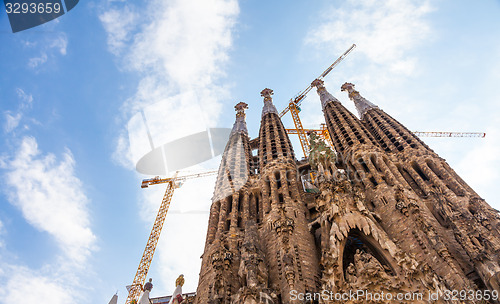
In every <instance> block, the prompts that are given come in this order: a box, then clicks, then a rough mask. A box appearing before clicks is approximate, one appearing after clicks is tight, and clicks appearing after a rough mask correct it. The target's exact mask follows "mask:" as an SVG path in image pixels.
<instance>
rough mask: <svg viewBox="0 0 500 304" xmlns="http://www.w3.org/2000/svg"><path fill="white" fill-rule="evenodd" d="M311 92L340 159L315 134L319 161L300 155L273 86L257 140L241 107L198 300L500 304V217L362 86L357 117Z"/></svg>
mask: <svg viewBox="0 0 500 304" xmlns="http://www.w3.org/2000/svg"><path fill="white" fill-rule="evenodd" d="M312 85H313V86H315V87H316V88H317V92H318V95H319V97H320V100H321V104H322V109H323V113H324V117H325V122H326V126H327V128H328V131H329V134H330V136H331V139H332V143H333V147H331V148H333V149H331V148H330V147H329V146H327V145H326V144H325V143H324V142H323V141H322V140H321V139H320V138H318V137H317V136H313V135H312V136H311V153H310V156H309V159H303V160H301V161H298V160H296V159H295V156H294V151H293V148H292V145H291V143H290V140H289V138H288V135H287V133H286V132H285V128H284V127H283V124H282V122H281V120H280V118H279V115H278V112H277V111H276V108H275V106H274V105H273V103H272V97H271V96H272V94H273V91H272V90H270V89H264V90H263V91H262V92H261V95H262V97H264V107H263V109H262V116H261V123H260V130H259V136H258V137H257V138H255V139H253V140H250V139H249V137H248V131H247V128H246V123H245V113H244V110H245V109H246V108H247V104H245V103H239V104H237V105H236V107H235V108H236V111H237V114H236V121H235V123H234V126H233V130H232V132H231V135H230V138H229V141H228V144H227V146H226V149H225V151H224V154H223V157H222V162H221V165H220V168H219V173H218V177H217V182H216V186H215V191H214V197H213V203H212V206H211V210H210V218H209V225H208V232H207V240H206V244H205V251H204V253H203V255H202V267H201V271H200V280H199V285H198V289H197V295H196V298H195V300H194V302H195V303H197V304H205V303H209V304H215V303H221V304H225V303H227V304H233V303H234V304H240V303H241V304H257V303H273V304H282V303H283V304H288V303H340V302H343V303H344V302H345V303H370V302H373V303H374V302H377V303H378V302H381V303H398V301H399V302H404V303H429V302H435V303H485V302H484V299H486V297H488V295H489V297H488V299H486V300H487V301H486V303H499V302H498V301H496V300H494V299H493V298H494V297H493V294H494V293H492V291H493V290H496V292H497V293H496V294H497V295H498V291H499V289H500V288H499V285H500V284H499V282H500V264H499V256H500V255H499V254H500V233H499V229H500V226H499V220H500V217H499V215H498V211H496V210H494V209H492V208H491V207H490V206H489V205H488V204H487V203H486V202H485V201H484V200H483V199H481V198H480V197H479V196H478V195H477V194H476V193H475V192H474V190H472V189H471V188H470V187H469V186H468V185H467V184H466V183H465V182H464V181H463V180H462V179H461V178H460V177H459V176H458V175H457V174H456V173H455V171H453V169H452V168H451V167H450V166H449V165H448V164H447V163H446V162H445V161H444V160H443V159H442V158H440V157H439V156H438V155H437V154H436V153H435V152H434V151H432V150H431V149H430V148H429V147H428V146H427V145H426V144H425V143H423V142H422V141H421V140H420V139H419V138H418V137H416V136H415V135H414V134H413V133H412V132H410V131H409V130H408V129H407V128H405V127H404V126H403V125H402V124H400V123H399V122H398V121H397V120H395V119H394V118H392V117H391V116H390V115H388V114H387V113H385V112H384V111H382V110H381V109H380V108H379V107H377V106H376V105H375V104H373V103H371V102H370V101H368V100H367V99H365V98H364V97H362V96H361V95H360V94H359V92H357V91H356V90H355V88H354V85H353V84H351V83H345V84H344V85H343V86H342V90H343V91H347V92H348V94H349V98H350V99H351V100H352V101H353V102H354V104H355V105H356V108H357V110H358V114H359V117H360V118H358V117H356V116H355V115H353V114H352V113H351V112H349V111H348V110H347V109H346V108H345V107H344V106H343V105H342V104H341V103H340V102H339V101H338V100H337V99H336V98H335V97H333V96H332V95H331V94H330V93H329V92H328V91H327V90H326V88H325V87H324V83H323V82H322V81H321V80H315V81H314V82H313V83H312ZM311 176H312V177H313V178H311ZM448 290H456V291H459V292H460V291H462V290H463V291H465V292H466V293H467V295H469V297H467V298H466V300H464V301H461V302H460V301H458V302H457V301H455V302H453V301H452V298H451V297H446V295H452V294H451V293H447V292H448ZM472 291H473V292H475V294H474V296H470V295H471V294H472ZM353 293H354V294H355V296H353ZM479 294H481V297H480V296H479ZM438 295H439V296H438ZM398 296H399V297H404V298H401V299H400V298H397V297H398ZM480 298H481V299H480ZM481 301H483V302H481Z"/></svg>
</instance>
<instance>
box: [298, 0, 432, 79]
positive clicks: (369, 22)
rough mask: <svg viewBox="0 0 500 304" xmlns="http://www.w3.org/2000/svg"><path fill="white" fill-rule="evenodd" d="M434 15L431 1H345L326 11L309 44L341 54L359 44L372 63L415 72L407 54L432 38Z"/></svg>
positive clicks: (361, 50) (313, 31)
mask: <svg viewBox="0 0 500 304" xmlns="http://www.w3.org/2000/svg"><path fill="white" fill-rule="evenodd" d="M431 11H432V8H431V7H430V5H429V1H415V0H402V1H401V0H397V1H396V0H391V1H374V0H371V1H359V0H349V1H345V2H344V3H343V4H342V5H341V7H339V8H332V9H330V10H327V11H326V12H325V14H324V19H326V20H323V21H322V24H321V25H320V26H319V27H317V28H315V29H314V30H312V31H311V32H310V33H309V36H308V37H309V38H308V39H307V40H306V42H308V43H311V44H313V45H317V46H324V47H328V48H331V47H332V46H333V47H334V49H336V50H337V51H339V52H340V51H341V50H342V49H343V48H345V47H346V46H349V45H350V44H351V43H356V44H357V45H358V46H359V48H358V49H357V52H361V53H363V54H365V55H366V56H367V57H368V58H369V59H370V61H373V62H375V63H379V64H389V65H390V66H391V67H393V68H394V69H395V70H399V69H401V68H403V67H404V69H403V71H402V72H408V71H411V70H412V66H413V65H414V64H413V63H412V61H413V60H414V59H413V58H408V55H407V52H408V51H409V50H411V49H412V48H414V47H415V46H418V45H419V44H420V43H421V42H422V41H423V40H425V39H427V38H428V37H429V34H430V28H429V25H428V23H427V22H426V17H427V15H428V14H429V13H430V12H431Z"/></svg>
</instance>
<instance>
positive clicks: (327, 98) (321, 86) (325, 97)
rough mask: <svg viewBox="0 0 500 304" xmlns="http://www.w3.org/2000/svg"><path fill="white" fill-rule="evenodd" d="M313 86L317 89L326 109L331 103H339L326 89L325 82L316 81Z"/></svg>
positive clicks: (322, 105)
mask: <svg viewBox="0 0 500 304" xmlns="http://www.w3.org/2000/svg"><path fill="white" fill-rule="evenodd" d="M311 85H312V86H313V87H316V88H317V92H318V95H319V98H320V100H321V107H322V108H323V109H324V108H325V107H326V105H327V104H328V103H329V102H332V101H339V100H338V99H337V98H335V97H334V96H333V95H332V94H330V93H329V92H328V91H327V90H326V88H325V82H324V81H323V80H321V79H315V80H314V81H313V82H312V83H311Z"/></svg>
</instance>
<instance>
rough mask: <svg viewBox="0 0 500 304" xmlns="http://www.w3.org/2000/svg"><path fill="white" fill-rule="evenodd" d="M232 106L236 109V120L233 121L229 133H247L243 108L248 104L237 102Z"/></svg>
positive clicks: (246, 107)
mask: <svg viewBox="0 0 500 304" xmlns="http://www.w3.org/2000/svg"><path fill="white" fill-rule="evenodd" d="M234 108H235V109H236V121H235V122H234V125H233V130H231V135H232V134H234V133H236V132H242V133H245V134H248V130H247V124H246V122H245V116H246V115H245V109H248V104H246V103H244V102H239V103H238V104H237V105H235V106H234Z"/></svg>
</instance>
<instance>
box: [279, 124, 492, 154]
mask: <svg viewBox="0 0 500 304" xmlns="http://www.w3.org/2000/svg"><path fill="white" fill-rule="evenodd" d="M285 131H286V133H288V134H298V135H299V136H300V131H299V128H295V129H285ZM302 131H303V132H304V133H305V134H308V133H310V132H316V133H317V134H318V135H319V136H321V138H323V139H324V140H326V141H327V142H328V143H329V144H330V146H331V147H332V148H333V142H332V139H331V137H330V133H328V129H327V128H326V125H325V124H321V129H302ZM412 133H413V134H415V135H416V136H418V137H479V138H484V137H486V133H484V132H436V131H434V132H421V131H414V132H412ZM300 143H301V144H302V141H301V142H300ZM302 149H304V147H302ZM306 149H307V151H309V150H310V146H309V142H307V146H306ZM304 156H305V155H304Z"/></svg>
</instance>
